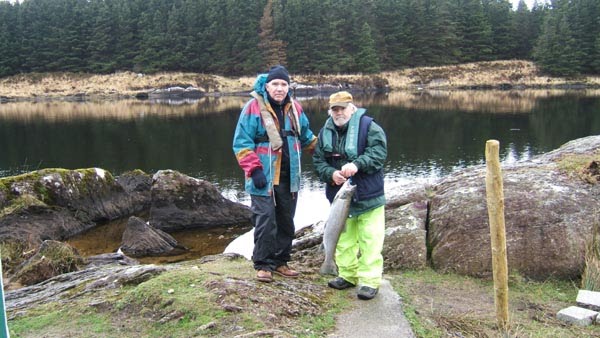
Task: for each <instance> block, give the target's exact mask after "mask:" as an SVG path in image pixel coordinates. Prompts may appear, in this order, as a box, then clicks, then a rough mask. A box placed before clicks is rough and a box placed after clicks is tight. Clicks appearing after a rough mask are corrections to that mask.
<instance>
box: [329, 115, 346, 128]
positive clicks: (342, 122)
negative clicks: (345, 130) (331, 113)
mask: <svg viewBox="0 0 600 338" xmlns="http://www.w3.org/2000/svg"><path fill="white" fill-rule="evenodd" d="M332 120H333V124H335V125H336V126H338V127H341V126H343V125H345V124H346V123H348V121H350V117H348V118H345V117H344V116H339V117H337V118H336V117H332Z"/></svg>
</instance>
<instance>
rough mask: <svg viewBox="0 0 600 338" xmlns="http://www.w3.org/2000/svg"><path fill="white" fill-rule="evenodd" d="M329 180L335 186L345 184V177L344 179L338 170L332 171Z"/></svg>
mask: <svg viewBox="0 0 600 338" xmlns="http://www.w3.org/2000/svg"><path fill="white" fill-rule="evenodd" d="M331 179H332V180H333V183H335V185H342V184H344V182H346V177H344V174H343V173H342V171H340V170H336V171H334V172H333V175H331Z"/></svg>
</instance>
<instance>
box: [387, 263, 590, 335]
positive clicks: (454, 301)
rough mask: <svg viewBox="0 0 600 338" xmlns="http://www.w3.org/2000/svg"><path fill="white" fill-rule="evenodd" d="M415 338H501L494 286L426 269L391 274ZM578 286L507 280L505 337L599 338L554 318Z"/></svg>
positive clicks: (575, 283)
mask: <svg viewBox="0 0 600 338" xmlns="http://www.w3.org/2000/svg"><path fill="white" fill-rule="evenodd" d="M388 278H390V280H391V282H392V285H393V287H394V289H395V290H396V291H397V292H398V294H399V295H400V296H401V297H402V300H403V310H404V313H405V316H406V317H407V319H408V320H409V322H410V324H411V327H412V328H413V330H414V332H415V334H416V336H417V337H446V336H454V337H506V335H504V334H503V333H502V332H501V331H500V330H498V328H497V325H496V316H495V306H494V285H493V281H491V280H480V279H476V278H472V277H467V276H460V275H456V274H451V273H448V274H439V273H436V272H435V271H433V270H431V269H423V270H419V271H412V270H411V271H403V272H401V273H398V274H393V275H390V276H389V277H388ZM578 284H579V283H578V281H561V280H546V281H541V282H537V281H531V280H527V279H524V278H522V277H520V276H517V275H512V276H510V278H509V316H510V327H509V331H508V335H507V336H509V337H540V338H541V337H600V327H597V326H589V327H578V326H571V325H566V324H564V323H563V322H560V321H558V320H557V319H556V313H557V312H558V311H560V310H561V309H563V308H566V307H568V306H572V305H575V299H576V297H577V292H578V290H579V288H578Z"/></svg>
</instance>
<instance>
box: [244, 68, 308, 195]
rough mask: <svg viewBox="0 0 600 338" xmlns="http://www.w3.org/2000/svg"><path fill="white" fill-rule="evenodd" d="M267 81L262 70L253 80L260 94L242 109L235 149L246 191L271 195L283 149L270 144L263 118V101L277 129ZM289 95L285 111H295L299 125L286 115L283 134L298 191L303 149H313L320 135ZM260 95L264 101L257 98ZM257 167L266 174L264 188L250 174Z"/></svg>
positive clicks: (292, 187) (293, 189) (293, 187)
mask: <svg viewBox="0 0 600 338" xmlns="http://www.w3.org/2000/svg"><path fill="white" fill-rule="evenodd" d="M265 82H266V74H261V75H259V76H258V77H257V79H256V82H255V83H254V91H255V92H256V93H257V94H259V96H258V97H255V98H252V99H251V100H250V101H248V102H247V103H246V104H245V105H244V108H243V109H242V111H241V113H240V117H239V119H238V123H237V126H236V129H235V133H234V136H233V152H234V154H235V157H236V159H237V161H238V163H239V165H240V167H241V168H242V169H243V170H244V173H245V178H246V183H245V189H246V192H247V193H249V194H251V195H261V196H270V195H271V194H272V191H273V186H274V185H278V184H279V176H280V171H281V149H278V150H273V147H272V146H271V142H270V141H269V139H268V136H267V131H266V129H265V126H264V122H263V119H262V118H261V112H260V107H261V105H263V104H264V106H266V108H267V110H268V111H269V112H270V113H271V117H272V119H273V121H274V122H275V124H276V125H277V127H278V129H279V127H280V123H281V121H279V120H278V119H277V115H276V114H275V111H274V110H273V109H272V108H271V106H270V104H269V100H268V97H267V95H268V94H267V91H266V89H265V85H266V83H265ZM260 96H262V98H261V97H260ZM288 96H289V102H288V103H287V104H286V105H285V107H284V113H285V114H284V115H285V116H289V114H294V112H296V114H297V115H296V116H297V121H298V125H299V129H300V130H294V129H295V128H293V127H292V123H290V118H289V117H288V118H286V119H285V124H284V128H283V130H286V131H288V132H287V133H285V135H286V136H284V137H287V144H288V147H289V154H290V191H291V192H297V191H298V190H299V189H300V177H301V175H300V172H301V167H300V157H301V153H300V151H301V150H304V151H309V152H311V153H312V151H313V150H314V148H315V146H316V143H317V137H316V136H315V135H314V134H313V132H312V131H311V130H310V127H309V121H308V118H307V117H306V114H304V110H303V109H302V106H301V105H300V104H299V103H298V102H297V101H295V100H294V99H293V98H292V97H291V96H290V95H289V94H288ZM261 99H262V101H263V102H259V101H258V100H261ZM292 104H293V105H295V107H294V108H295V109H292ZM257 168H261V169H262V170H263V172H264V174H265V176H266V177H267V185H266V187H265V188H263V189H257V188H256V187H255V186H254V184H253V183H252V179H251V178H250V175H251V173H252V172H253V171H254V170H255V169H257Z"/></svg>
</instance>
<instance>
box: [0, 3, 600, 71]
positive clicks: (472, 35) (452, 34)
mask: <svg viewBox="0 0 600 338" xmlns="http://www.w3.org/2000/svg"><path fill="white" fill-rule="evenodd" d="M508 59H526V60H533V61H535V62H536V63H537V64H538V66H539V67H540V69H542V70H543V71H544V72H545V73H547V74H550V75H555V76H573V77H575V76H578V75H581V74H600V1H598V0H549V1H541V0H538V1H537V2H536V3H535V4H534V5H533V8H527V6H526V5H525V3H524V2H523V1H521V2H520V3H519V5H518V7H517V9H513V8H512V6H511V3H510V2H509V1H508V0H256V1H254V0H253V1H248V0H23V1H21V2H14V3H12V2H7V1H2V2H0V76H9V75H14V74H19V73H30V72H62V71H68V72H87V73H112V72H116V71H134V72H144V73H153V72H159V71H181V72H198V73H211V74H221V75H227V76H236V75H253V74H255V73H257V72H263V71H265V70H267V69H268V67H269V66H270V65H273V64H284V65H286V66H287V67H288V69H289V70H290V71H291V72H292V73H305V74H306V73H338V72H339V73H358V72H360V73H375V72H379V71H385V70H397V69H402V68H407V67H418V66H438V65H449V64H458V63H466V62H476V61H490V60H508Z"/></svg>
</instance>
